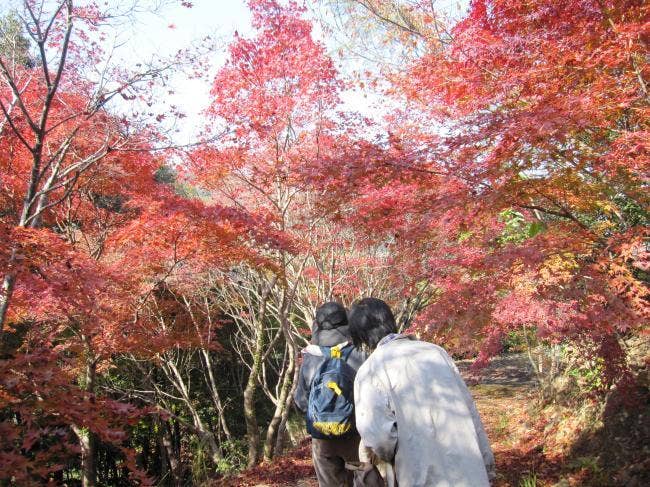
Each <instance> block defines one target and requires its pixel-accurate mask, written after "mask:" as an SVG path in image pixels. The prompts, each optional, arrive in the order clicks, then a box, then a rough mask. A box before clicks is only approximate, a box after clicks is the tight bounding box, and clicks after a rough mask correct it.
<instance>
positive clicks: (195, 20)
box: [119, 0, 251, 144]
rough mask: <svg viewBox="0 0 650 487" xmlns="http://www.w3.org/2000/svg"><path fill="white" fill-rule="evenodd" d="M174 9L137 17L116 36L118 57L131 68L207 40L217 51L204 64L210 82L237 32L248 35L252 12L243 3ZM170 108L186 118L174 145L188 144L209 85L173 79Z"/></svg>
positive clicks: (217, 1)
mask: <svg viewBox="0 0 650 487" xmlns="http://www.w3.org/2000/svg"><path fill="white" fill-rule="evenodd" d="M175 3H176V4H175V5H172V6H168V7H165V8H163V9H162V10H161V11H160V12H157V13H143V14H140V15H138V16H137V17H136V18H135V19H134V22H133V24H132V25H131V26H130V28H129V29H125V30H124V31H123V32H122V33H121V34H120V39H119V42H120V43H121V44H123V45H122V46H121V48H120V55H121V56H123V57H124V58H125V60H126V62H131V63H133V64H135V63H137V62H139V61H147V60H148V59H150V58H151V57H152V56H154V55H160V56H163V57H165V56H172V55H174V53H175V52H176V51H178V50H179V49H184V48H186V47H188V46H191V45H192V44H195V43H197V42H199V41H200V40H201V39H203V38H205V37H206V36H210V37H211V39H212V41H213V42H214V45H215V50H214V51H212V52H211V53H210V54H209V56H208V58H207V59H206V60H205V61H206V62H205V63H203V66H204V68H205V69H206V70H207V75H208V76H207V77H208V79H209V78H211V75H212V74H214V72H215V71H216V69H217V68H218V67H219V66H220V65H222V64H223V62H224V61H225V48H226V46H227V44H228V41H229V40H230V39H232V36H233V34H234V33H235V31H237V32H239V33H240V34H242V35H246V34H249V33H250V32H251V28H250V12H249V10H248V7H247V6H246V3H245V1H244V0H193V1H192V2H191V3H192V8H186V7H183V6H181V5H180V2H175ZM171 83H172V87H173V91H174V95H173V96H172V98H173V99H172V100H170V102H171V103H173V104H175V105H177V106H180V107H182V108H183V111H184V112H185V114H186V115H187V118H186V119H185V120H184V121H182V122H181V123H180V132H179V133H178V134H177V141H176V142H177V143H180V144H184V143H191V142H193V141H194V140H195V137H196V133H197V132H198V131H199V130H200V129H201V126H202V124H203V117H202V116H201V111H202V110H204V109H205V108H206V107H207V106H208V104H209V90H210V83H209V82H208V81H207V80H205V79H190V78H188V77H187V76H185V75H183V74H182V73H175V74H174V77H173V79H172V81H171Z"/></svg>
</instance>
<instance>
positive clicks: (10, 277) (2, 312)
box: [0, 255, 16, 344]
mask: <svg viewBox="0 0 650 487" xmlns="http://www.w3.org/2000/svg"><path fill="white" fill-rule="evenodd" d="M13 260H14V256H13V255H12V257H11V259H10V260H9V266H11V264H12V262H13ZM15 283H16V275H15V274H11V273H7V274H6V275H5V277H4V279H2V288H0V344H4V340H3V339H2V338H4V324H5V319H6V317H7V310H8V309H9V301H10V300H11V295H12V294H13V292H14V284H15Z"/></svg>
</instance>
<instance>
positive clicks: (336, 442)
mask: <svg viewBox="0 0 650 487" xmlns="http://www.w3.org/2000/svg"><path fill="white" fill-rule="evenodd" d="M365 359H366V354H365V353H364V352H362V351H361V350H360V349H358V348H356V347H355V346H354V345H353V344H352V340H351V337H350V332H349V328H348V319H347V313H346V310H345V308H344V307H343V306H341V305H340V304H338V303H335V302H329V303H325V304H323V305H322V306H320V307H319V308H318V309H317V310H316V316H315V320H314V325H313V329H312V340H311V344H310V345H308V346H307V347H306V348H305V349H304V350H303V351H302V365H301V367H300V376H299V379H298V384H297V386H296V391H295V393H294V402H295V404H296V406H297V408H298V409H299V410H300V411H302V412H303V413H305V415H306V420H307V431H308V432H309V434H310V435H311V437H312V459H313V462H314V469H315V470H316V477H317V479H318V485H319V486H320V487H342V486H352V485H353V478H354V473H353V472H352V471H351V470H349V469H346V467H345V464H346V463H354V462H358V460H359V434H358V432H357V429H356V427H355V417H354V397H353V392H354V390H353V389H354V377H355V375H356V372H357V370H358V369H359V367H360V366H361V364H362V363H363V362H364V360H365Z"/></svg>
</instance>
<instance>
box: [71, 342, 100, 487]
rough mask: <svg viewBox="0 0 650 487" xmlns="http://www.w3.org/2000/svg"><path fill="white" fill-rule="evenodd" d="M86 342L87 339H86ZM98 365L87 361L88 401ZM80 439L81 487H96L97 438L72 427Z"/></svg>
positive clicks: (91, 360) (86, 383) (86, 385)
mask: <svg viewBox="0 0 650 487" xmlns="http://www.w3.org/2000/svg"><path fill="white" fill-rule="evenodd" d="M84 341H85V339H84ZM96 368H97V366H96V363H95V360H94V359H93V358H92V357H88V358H87V359H86V370H85V373H84V377H83V380H84V382H85V384H84V389H85V390H86V392H88V394H89V395H88V396H87V397H86V400H87V401H88V400H92V399H91V398H90V397H89V396H90V394H93V392H94V389H95V377H96V372H97V371H96ZM72 429H73V431H74V432H75V434H76V435H77V438H79V447H80V449H81V485H82V486H83V487H95V486H96V485H97V461H96V460H97V438H96V437H95V434H94V433H93V432H92V431H90V430H89V429H88V428H80V427H78V426H73V427H72Z"/></svg>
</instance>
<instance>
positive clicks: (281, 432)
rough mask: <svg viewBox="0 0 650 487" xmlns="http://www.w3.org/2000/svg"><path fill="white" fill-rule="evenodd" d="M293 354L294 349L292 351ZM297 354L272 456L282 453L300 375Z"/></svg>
mask: <svg viewBox="0 0 650 487" xmlns="http://www.w3.org/2000/svg"><path fill="white" fill-rule="evenodd" d="M294 352H295V349H294ZM296 357H297V354H295V353H294V367H293V380H292V381H291V388H290V390H289V394H288V395H287V399H286V405H285V408H284V411H283V412H282V420H281V421H280V427H279V429H278V436H277V438H276V440H275V451H274V455H275V456H278V455H281V454H282V452H283V451H284V444H285V438H286V436H287V421H288V420H289V414H290V413H291V404H292V403H293V393H294V392H295V390H296V385H297V384H298V376H299V375H300V367H298V365H297V364H298V362H297V361H296Z"/></svg>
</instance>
